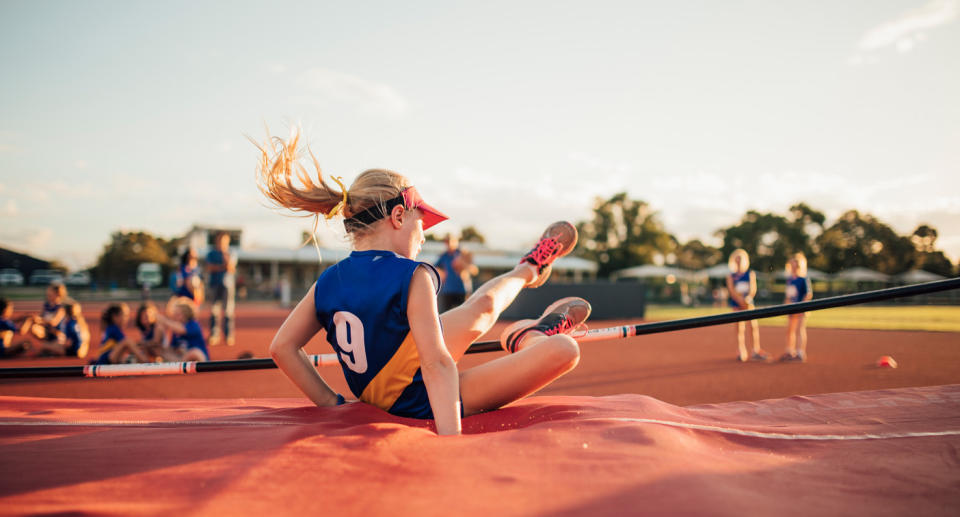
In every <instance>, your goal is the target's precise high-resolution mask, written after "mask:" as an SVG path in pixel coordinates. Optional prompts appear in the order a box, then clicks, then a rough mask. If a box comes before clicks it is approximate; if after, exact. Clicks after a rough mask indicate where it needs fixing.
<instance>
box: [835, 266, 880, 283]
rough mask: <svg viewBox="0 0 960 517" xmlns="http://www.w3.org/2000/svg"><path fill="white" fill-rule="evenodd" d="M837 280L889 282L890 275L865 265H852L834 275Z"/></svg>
mask: <svg viewBox="0 0 960 517" xmlns="http://www.w3.org/2000/svg"><path fill="white" fill-rule="evenodd" d="M834 278H836V279H837V280H850V281H853V282H889V281H890V277H889V276H887V275H885V274H883V273H881V272H879V271H874V270H872V269H867V268H865V267H852V268H850V269H845V270H843V271H841V272H839V273H837V274H836V275H834Z"/></svg>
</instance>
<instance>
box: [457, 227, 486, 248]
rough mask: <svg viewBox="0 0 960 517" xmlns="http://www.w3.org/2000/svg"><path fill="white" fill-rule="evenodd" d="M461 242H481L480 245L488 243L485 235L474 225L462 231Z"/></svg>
mask: <svg viewBox="0 0 960 517" xmlns="http://www.w3.org/2000/svg"><path fill="white" fill-rule="evenodd" d="M460 240H461V241H463V242H479V243H480V244H483V243H485V242H487V239H486V238H484V236H483V234H482V233H480V231H479V230H477V229H476V228H475V227H474V226H472V225H471V226H467V227H466V228H464V229H463V230H461V231H460Z"/></svg>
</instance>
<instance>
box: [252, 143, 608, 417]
mask: <svg viewBox="0 0 960 517" xmlns="http://www.w3.org/2000/svg"><path fill="white" fill-rule="evenodd" d="M298 140H299V134H297V133H294V134H293V135H292V136H291V138H290V140H289V141H283V140H281V139H279V138H273V139H271V140H270V141H269V142H268V143H267V144H265V145H264V146H261V147H260V150H261V152H262V156H261V161H260V164H259V182H260V188H261V190H262V191H263V192H264V194H265V195H266V196H267V197H268V198H269V199H271V200H272V201H274V202H275V203H276V204H277V205H278V206H280V207H284V208H287V209H291V210H295V211H300V212H303V213H305V214H307V215H313V216H317V217H319V215H320V214H323V215H324V217H325V218H327V219H330V218H332V217H334V216H336V215H343V217H344V218H345V219H344V227H345V229H346V231H347V233H348V235H349V236H350V237H351V239H352V241H353V248H354V251H353V252H352V253H351V254H350V256H349V257H348V258H346V259H344V260H342V261H340V262H338V263H337V264H335V265H333V266H331V267H329V268H327V270H326V271H324V272H323V274H322V275H321V276H320V278H319V279H318V280H317V282H316V283H315V284H314V285H313V287H311V289H310V290H309V292H307V294H306V296H304V298H303V299H302V300H301V301H300V303H299V304H298V305H297V307H296V308H295V309H294V310H293V312H292V313H291V314H290V315H289V317H288V318H287V320H286V321H285V322H284V324H283V325H282V326H281V327H280V330H279V331H278V332H277V335H276V336H275V337H274V339H273V342H272V343H271V345H270V353H271V355H272V356H273V358H274V360H275V361H276V363H277V365H278V366H279V367H280V368H281V369H282V370H283V371H284V373H286V374H287V376H288V377H289V378H290V379H291V380H292V381H293V382H294V383H295V384H296V385H297V386H298V387H299V388H300V389H301V390H302V391H303V392H304V394H306V395H307V397H309V398H310V400H312V401H313V402H314V403H315V404H317V405H318V406H332V405H335V404H338V403H342V402H343V397H342V396H341V395H338V394H337V393H335V392H334V391H333V390H332V389H330V387H329V386H328V385H327V383H326V382H325V381H324V380H323V379H322V378H321V376H320V375H319V373H318V372H317V370H316V369H315V368H314V367H313V365H312V364H311V363H310V361H309V360H308V358H307V356H306V354H305V353H304V352H303V350H302V348H303V346H304V345H305V344H306V343H307V342H308V341H309V340H310V338H312V337H313V336H314V334H316V333H317V332H319V331H320V330H321V329H324V330H326V337H327V341H328V342H329V343H330V344H331V345H332V347H333V349H334V351H335V352H337V355H338V357H339V359H340V364H341V367H342V370H343V373H344V375H345V377H346V380H347V384H348V385H349V386H350V390H351V391H352V392H353V394H354V395H355V396H357V397H358V398H359V399H360V400H361V401H364V402H366V403H369V404H372V405H374V406H377V407H379V408H381V409H383V410H385V411H388V412H390V413H391V414H394V415H398V416H405V417H412V418H423V419H431V418H432V419H434V421H435V424H436V429H437V432H438V433H439V434H442V435H451V434H459V433H460V418H461V416H463V415H471V414H475V413H480V412H483V411H489V410H493V409H496V408H499V407H502V406H504V405H506V404H508V403H510V402H513V401H515V400H518V399H520V398H523V397H525V396H527V395H529V394H531V393H533V392H535V391H537V390H538V389H540V388H542V387H543V386H545V385H547V384H549V383H550V382H551V381H553V380H554V379H556V378H557V377H559V376H561V375H563V374H564V373H566V372H567V371H569V370H571V369H572V368H573V367H574V366H576V364H577V362H578V361H579V357H580V350H579V347H578V345H577V343H576V341H574V340H573V339H572V338H571V337H570V336H568V335H566V334H568V333H570V332H571V331H572V330H573V329H574V328H576V327H577V326H579V325H580V324H582V323H583V322H584V321H585V320H586V318H587V316H588V315H589V313H590V305H589V304H588V303H587V302H586V301H584V300H581V299H579V298H567V299H563V300H558V301H557V302H555V303H554V304H552V305H551V306H550V307H548V308H547V310H546V311H545V312H544V314H543V316H541V318H540V319H538V320H527V321H520V322H517V323H516V324H514V325H512V326H511V327H509V328H508V329H507V330H506V331H505V332H504V333H503V335H501V344H502V345H503V347H504V348H505V349H506V350H507V351H509V352H511V354H510V355H507V356H506V357H501V358H499V359H495V360H493V361H490V362H488V363H485V364H483V365H480V366H477V367H474V368H471V369H469V370H465V371H463V372H458V371H457V365H456V361H457V360H458V359H459V358H460V357H462V356H463V354H464V353H465V352H466V350H467V348H468V347H469V346H470V344H471V343H473V341H475V340H476V339H478V338H479V337H480V336H481V335H483V334H484V333H485V332H486V331H487V330H489V329H490V327H491V326H492V325H493V323H494V322H495V321H496V319H497V317H498V316H499V315H500V313H501V312H502V311H503V310H504V309H505V308H506V307H507V305H509V304H510V303H511V302H512V301H513V299H514V298H515V297H516V295H517V294H518V293H519V292H520V290H521V289H523V288H524V287H528V286H529V287H536V286H539V285H541V284H542V283H543V282H545V281H546V280H547V277H548V276H549V275H550V271H551V265H552V263H553V261H554V260H555V259H556V258H558V257H560V256H563V255H566V254H567V253H569V252H570V251H571V250H572V249H573V247H574V245H575V244H576V240H577V235H576V229H575V228H574V227H573V226H572V225H570V224H569V223H554V224H552V225H550V226H549V227H548V228H547V230H546V231H545V232H544V235H543V236H542V237H541V239H540V241H539V242H538V243H537V245H536V246H535V247H534V248H533V250H531V251H530V253H528V254H527V255H526V256H525V257H524V258H523V260H522V261H521V263H520V264H518V265H517V266H516V267H515V268H514V269H513V270H512V271H510V272H508V273H506V274H503V275H501V276H499V277H497V278H495V279H493V280H491V281H489V282H487V283H486V284H484V285H483V286H482V287H481V288H480V289H478V290H477V291H476V292H475V293H474V294H473V295H472V296H471V297H470V298H468V299H467V300H466V301H465V302H464V303H463V304H462V305H460V306H459V307H456V308H454V309H452V310H450V311H447V312H445V313H443V314H442V315H441V314H438V311H437V292H438V289H439V287H440V286H439V277H438V274H437V271H436V269H434V267H433V266H432V265H430V264H427V263H423V262H417V261H416V260H415V257H416V256H417V254H418V253H419V252H420V246H421V244H422V243H423V241H424V237H423V231H424V229H426V228H429V227H430V226H432V225H434V224H436V223H438V222H440V221H442V220H444V219H446V216H444V215H443V214H442V213H440V212H439V211H437V210H436V209H434V208H433V207H431V206H430V205H428V204H426V203H425V202H424V201H423V199H422V198H421V197H420V195H419V193H418V192H417V189H416V188H415V187H414V186H413V185H412V184H411V183H410V182H409V180H408V179H407V178H405V177H404V176H402V175H400V174H398V173H395V172H392V171H388V170H380V169H376V170H368V171H365V172H363V173H362V174H360V175H359V176H358V177H357V178H356V180H355V181H354V182H353V183H352V184H351V185H350V187H349V188H346V187H345V186H344V185H343V183H342V182H341V181H340V179H339V178H336V177H334V178H332V179H333V180H334V181H335V182H336V183H337V184H338V185H339V187H340V188H338V189H335V188H332V187H331V186H330V185H328V184H327V182H326V181H325V180H324V177H323V175H322V173H321V172H320V168H319V166H318V165H317V162H316V160H315V159H314V166H315V167H316V169H317V178H318V180H319V181H314V180H313V179H311V177H310V175H309V174H308V173H307V171H306V168H305V167H303V165H301V163H300V161H299V160H300V158H301V155H302V152H301V150H300V149H299V148H298ZM297 183H299V185H298V184H297Z"/></svg>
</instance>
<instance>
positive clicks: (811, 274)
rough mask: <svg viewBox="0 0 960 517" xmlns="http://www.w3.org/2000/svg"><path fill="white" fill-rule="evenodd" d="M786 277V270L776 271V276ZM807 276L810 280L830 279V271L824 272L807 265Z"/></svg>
mask: <svg viewBox="0 0 960 517" xmlns="http://www.w3.org/2000/svg"><path fill="white" fill-rule="evenodd" d="M786 277H787V272H786V271H781V272H779V273H777V278H786ZM807 278H809V279H810V280H820V281H825V280H830V278H831V275H830V273H824V272H823V271H820V270H819V269H813V268H812V267H808V268H807Z"/></svg>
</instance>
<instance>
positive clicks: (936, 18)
mask: <svg viewBox="0 0 960 517" xmlns="http://www.w3.org/2000/svg"><path fill="white" fill-rule="evenodd" d="M958 12H960V0H931V1H930V2H927V3H926V4H924V5H923V6H922V7H919V8H917V9H913V10H910V11H907V12H905V13H903V14H901V15H900V16H898V17H897V18H895V19H893V20H889V21H887V22H884V23H881V24H880V25H877V26H876V27H874V28H872V29H870V30H868V31H867V32H866V33H864V35H863V36H862V37H861V38H860V41H859V42H858V43H857V51H858V52H857V53H856V54H855V55H854V56H852V57H851V58H849V59H848V60H847V62H848V63H849V64H851V65H853V66H859V65H866V64H871V63H875V62H877V59H876V58H875V57H874V58H872V59H871V58H870V57H868V56H866V55H865V54H870V53H874V52H877V51H880V50H882V49H885V48H888V47H893V49H894V50H895V51H896V52H897V53H900V54H905V53H907V52H910V51H911V50H913V49H914V48H916V46H917V45H919V44H920V43H922V42H923V41H924V40H925V39H926V34H925V33H924V32H923V31H925V30H929V29H933V28H935V27H940V26H943V25H947V24H949V23H952V22H953V21H954V20H955V19H956V18H957V13H958Z"/></svg>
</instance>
